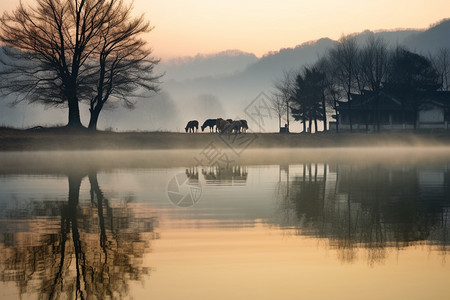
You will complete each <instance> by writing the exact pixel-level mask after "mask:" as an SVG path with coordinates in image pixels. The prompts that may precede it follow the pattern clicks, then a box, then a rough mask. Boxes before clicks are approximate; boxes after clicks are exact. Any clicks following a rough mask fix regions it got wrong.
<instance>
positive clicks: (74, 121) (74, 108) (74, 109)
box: [67, 96, 83, 128]
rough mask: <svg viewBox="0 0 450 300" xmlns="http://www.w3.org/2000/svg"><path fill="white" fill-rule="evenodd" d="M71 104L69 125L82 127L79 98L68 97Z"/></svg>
mask: <svg viewBox="0 0 450 300" xmlns="http://www.w3.org/2000/svg"><path fill="white" fill-rule="evenodd" d="M68 104H69V105H68V106H69V122H68V123H67V127H72V128H81V127H83V124H81V119H80V107H79V104H78V98H77V97H76V96H71V97H70V98H69V99H68Z"/></svg>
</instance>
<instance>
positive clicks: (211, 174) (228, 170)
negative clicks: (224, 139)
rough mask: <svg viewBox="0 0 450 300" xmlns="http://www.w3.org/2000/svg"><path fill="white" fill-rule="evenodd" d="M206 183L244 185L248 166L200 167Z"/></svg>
mask: <svg viewBox="0 0 450 300" xmlns="http://www.w3.org/2000/svg"><path fill="white" fill-rule="evenodd" d="M202 174H203V176H204V178H205V182H206V184H210V185H230V186H231V185H245V183H246V181H247V176H248V168H247V167H246V166H240V165H230V166H226V167H223V166H210V167H205V168H203V169H202Z"/></svg>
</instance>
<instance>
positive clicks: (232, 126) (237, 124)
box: [228, 120, 242, 134]
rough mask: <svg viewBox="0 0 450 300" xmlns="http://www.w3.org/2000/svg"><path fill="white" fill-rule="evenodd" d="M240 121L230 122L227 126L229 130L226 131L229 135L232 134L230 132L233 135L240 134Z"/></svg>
mask: <svg viewBox="0 0 450 300" xmlns="http://www.w3.org/2000/svg"><path fill="white" fill-rule="evenodd" d="M241 126H242V125H241V121H237V120H235V121H233V122H231V124H230V126H229V128H228V131H229V132H230V133H232V132H234V133H236V134H237V133H241Z"/></svg>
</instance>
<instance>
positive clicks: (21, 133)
mask: <svg viewBox="0 0 450 300" xmlns="http://www.w3.org/2000/svg"><path fill="white" fill-rule="evenodd" d="M434 146H450V132H449V131H436V132H424V131H418V132H382V133H335V132H326V133H323V132H319V133H312V134H308V133H289V134H280V133H252V132H249V133H244V134H238V135H234V134H231V135H221V134H217V133H177V132H109V131H96V132H89V131H87V130H68V129H65V128H64V129H63V128H58V129H56V128H55V129H53V128H52V129H38V130H21V129H9V128H0V151H2V152H4V151H51V150H54V151H64V150H69V151H70V150H165V149H166V150H170V149H200V150H201V149H204V148H207V147H215V148H221V149H231V150H233V151H235V152H236V153H240V152H242V151H243V150H245V149H257V148H267V149H270V148H345V147H434Z"/></svg>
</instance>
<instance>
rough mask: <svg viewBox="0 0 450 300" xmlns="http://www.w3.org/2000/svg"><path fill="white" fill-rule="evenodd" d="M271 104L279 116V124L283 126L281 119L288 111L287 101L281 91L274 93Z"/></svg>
mask: <svg viewBox="0 0 450 300" xmlns="http://www.w3.org/2000/svg"><path fill="white" fill-rule="evenodd" d="M270 105H271V108H272V110H273V111H274V112H275V113H276V114H277V116H278V126H279V127H280V128H281V119H282V118H283V116H284V115H285V113H286V103H285V101H284V99H283V98H282V97H281V96H280V94H279V93H273V94H272V97H271V98H270Z"/></svg>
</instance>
